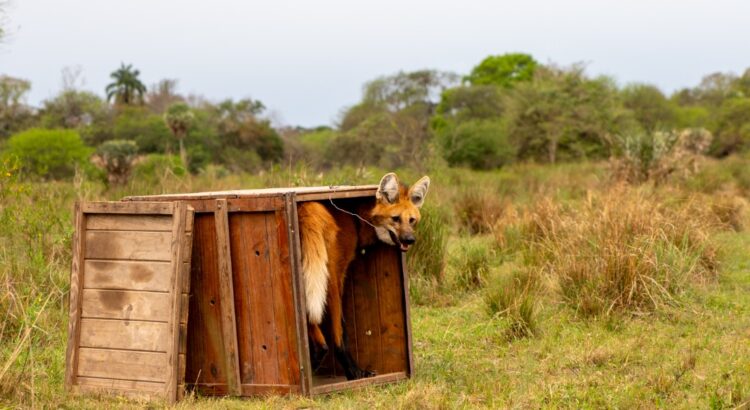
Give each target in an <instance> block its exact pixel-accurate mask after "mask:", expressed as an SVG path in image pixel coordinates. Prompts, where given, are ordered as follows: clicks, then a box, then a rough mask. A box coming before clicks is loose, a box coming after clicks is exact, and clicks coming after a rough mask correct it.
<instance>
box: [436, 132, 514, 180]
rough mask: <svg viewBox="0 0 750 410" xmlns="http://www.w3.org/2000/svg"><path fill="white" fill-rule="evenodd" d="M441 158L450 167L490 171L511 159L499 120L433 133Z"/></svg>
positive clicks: (511, 147) (512, 149) (506, 136)
mask: <svg viewBox="0 0 750 410" xmlns="http://www.w3.org/2000/svg"><path fill="white" fill-rule="evenodd" d="M437 138H438V141H439V142H440V146H441V148H442V150H443V157H444V158H445V160H446V161H448V164H450V165H453V166H455V165H466V166H470V167H471V168H474V169H491V168H498V167H501V166H503V165H507V164H509V163H511V162H513V160H514V159H515V154H516V153H515V148H514V147H513V145H512V144H511V143H510V140H509V138H508V131H507V127H506V126H505V124H503V123H502V121H500V120H494V121H493V120H469V121H463V122H460V123H451V124H450V125H449V126H446V127H443V128H441V129H440V130H438V131H437Z"/></svg>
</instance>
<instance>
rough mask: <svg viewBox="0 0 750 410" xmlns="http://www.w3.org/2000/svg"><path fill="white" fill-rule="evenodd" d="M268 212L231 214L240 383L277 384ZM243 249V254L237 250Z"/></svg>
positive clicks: (275, 331) (271, 214)
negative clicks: (267, 228)
mask: <svg viewBox="0 0 750 410" xmlns="http://www.w3.org/2000/svg"><path fill="white" fill-rule="evenodd" d="M269 215H270V216H271V217H273V213H267V212H235V213H232V214H230V216H229V218H230V224H229V225H230V234H231V243H232V249H237V250H238V251H237V252H232V264H233V267H234V280H235V283H234V285H235V286H234V288H235V289H237V292H235V305H236V312H237V328H238V341H239V346H240V376H241V380H242V383H243V384H277V381H278V377H279V370H278V366H279V363H278V355H277V346H276V335H277V334H278V331H277V329H276V327H275V323H276V322H275V318H274V308H275V303H276V301H275V300H274V299H273V282H272V280H271V262H270V249H269V246H271V244H272V243H274V244H275V234H274V235H273V237H272V238H273V239H274V240H270V239H271V237H269V233H268V231H267V230H266V218H267V217H269ZM239 250H242V251H239Z"/></svg>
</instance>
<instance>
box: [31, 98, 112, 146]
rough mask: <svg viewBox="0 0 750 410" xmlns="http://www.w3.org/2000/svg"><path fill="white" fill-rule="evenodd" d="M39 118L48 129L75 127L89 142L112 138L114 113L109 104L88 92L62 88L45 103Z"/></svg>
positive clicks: (99, 141) (95, 143)
mask: <svg viewBox="0 0 750 410" xmlns="http://www.w3.org/2000/svg"><path fill="white" fill-rule="evenodd" d="M39 117H40V118H39V121H40V122H41V124H42V125H43V126H44V127H45V128H73V129H76V130H78V132H79V133H80V134H81V137H82V138H83V140H84V141H85V142H86V143H87V144H89V145H98V144H101V143H102V142H104V141H106V140H108V139H111V138H112V133H113V130H112V115H111V112H110V111H109V107H108V106H107V103H106V102H105V101H104V100H102V99H101V98H99V96H97V95H96V94H94V93H92V92H88V91H76V90H63V91H62V92H61V93H60V94H58V95H57V96H55V97H54V98H52V99H49V100H46V101H44V103H43V107H42V109H41V110H40V111H39Z"/></svg>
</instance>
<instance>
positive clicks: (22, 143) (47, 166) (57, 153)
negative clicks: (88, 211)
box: [5, 128, 92, 179]
mask: <svg viewBox="0 0 750 410" xmlns="http://www.w3.org/2000/svg"><path fill="white" fill-rule="evenodd" d="M91 152H92V150H91V148H89V147H87V146H86V145H84V143H83V141H82V140H81V136H80V135H78V132H76V131H73V130H61V129H58V130H45V129H41V128H33V129H29V130H26V131H24V132H21V133H19V134H16V135H14V136H12V137H10V139H9V140H8V148H7V150H6V151H5V155H6V156H12V157H16V158H18V160H19V161H20V163H21V169H22V172H24V173H26V174H28V175H34V176H39V177H42V178H53V179H59V178H67V177H70V176H73V174H75V170H76V168H80V167H84V166H85V165H86V164H87V161H88V158H89V156H91Z"/></svg>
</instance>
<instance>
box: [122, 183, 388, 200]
mask: <svg viewBox="0 0 750 410" xmlns="http://www.w3.org/2000/svg"><path fill="white" fill-rule="evenodd" d="M377 188H378V186H377V185H329V186H315V187H289V188H262V189H238V190H230V191H209V192H193V193H175V194H162V195H137V196H128V197H125V198H123V201H167V200H191V199H218V198H227V199H230V198H256V197H269V196H282V195H285V194H290V193H293V194H295V195H296V197H297V200H301V201H305V200H307V201H311V200H319V199H326V198H328V197H333V198H356V197H366V196H373V195H375V191H376V190H377Z"/></svg>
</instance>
